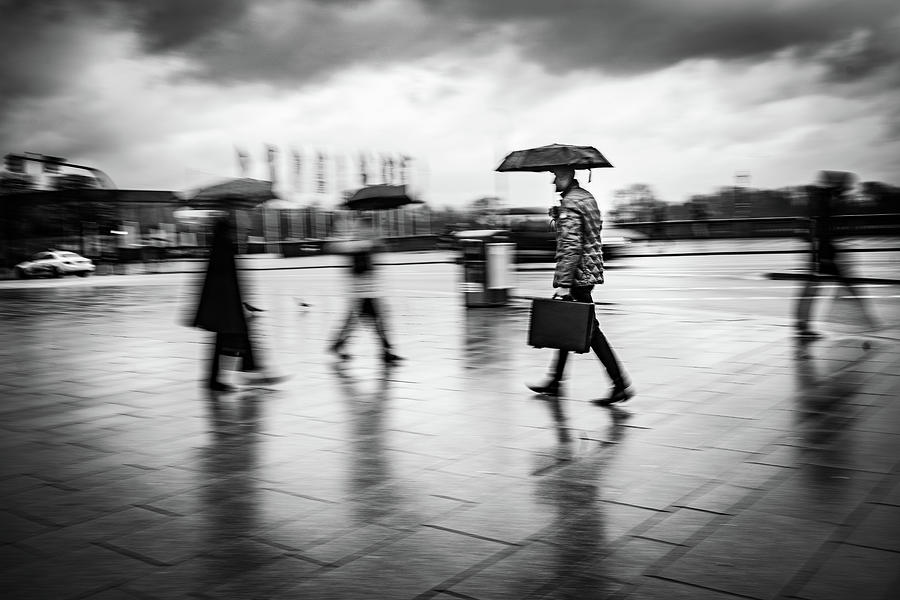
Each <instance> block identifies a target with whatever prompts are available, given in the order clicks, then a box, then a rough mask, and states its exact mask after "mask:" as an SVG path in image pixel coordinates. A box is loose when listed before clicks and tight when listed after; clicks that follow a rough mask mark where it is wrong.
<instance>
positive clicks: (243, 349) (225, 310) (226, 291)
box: [192, 218, 278, 391]
mask: <svg viewBox="0 0 900 600" xmlns="http://www.w3.org/2000/svg"><path fill="white" fill-rule="evenodd" d="M244 310H245V309H244V302H243V300H242V298H241V285H240V282H239V280H238V273H237V264H236V263H235V250H234V241H233V238H232V234H231V224H230V222H229V221H228V219H227V218H220V219H218V220H217V221H216V222H215V224H214V226H213V239H212V244H211V247H210V253H209V263H208V264H207V267H206V277H205V279H204V281H203V289H202V290H201V292H200V302H199V303H198V305H197V313H196V315H195V317H194V321H193V323H192V324H193V326H194V327H199V328H201V329H206V330H207V331H212V332H214V333H215V334H216V339H215V344H214V346H213V354H212V358H211V360H210V367H209V375H208V377H207V380H206V386H207V387H208V388H209V389H210V390H213V391H230V390H232V389H233V387H232V386H230V385H228V384H227V383H225V382H223V381H221V379H220V371H221V356H222V355H223V354H225V355H228V356H237V357H240V360H241V370H242V371H244V372H247V373H248V379H250V380H251V381H253V382H255V383H271V382H274V381H277V380H278V378H274V377H266V376H265V375H264V374H262V372H261V371H260V369H259V365H258V364H257V361H256V358H255V355H254V352H253V344H252V342H251V339H250V330H249V328H248V327H247V318H246V316H245V314H244ZM254 376H255V377H254Z"/></svg>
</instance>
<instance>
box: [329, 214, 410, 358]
mask: <svg viewBox="0 0 900 600" xmlns="http://www.w3.org/2000/svg"><path fill="white" fill-rule="evenodd" d="M370 219H371V217H362V218H360V219H358V220H357V222H356V235H355V236H354V237H355V238H356V239H352V240H347V241H343V242H335V243H334V244H332V249H333V250H334V251H335V252H338V253H340V254H344V255H345V256H347V258H348V267H349V286H350V299H349V302H350V307H349V309H348V311H347V316H346V318H345V319H344V323H343V325H342V326H341V328H340V329H339V330H338V333H337V335H336V337H335V340H334V342H333V343H332V344H331V346H330V348H329V349H330V350H331V352H332V353H334V354H335V355H336V356H337V357H338V358H341V359H343V360H347V359H349V358H350V355H349V354H348V353H347V352H345V350H344V346H345V345H346V344H347V341H348V340H349V338H350V335H351V334H352V333H353V329H354V328H355V327H356V323H357V322H358V321H359V320H360V319H362V318H366V319H369V320H370V321H371V322H372V324H373V325H374V326H375V331H376V333H377V334H378V338H379V340H380V341H381V357H382V360H383V361H384V363H385V364H388V365H390V364H394V363H397V362H398V361H400V360H402V357H400V356H398V355H397V354H395V353H394V351H393V346H392V345H391V342H390V340H389V339H388V333H387V327H386V325H385V319H384V311H383V307H382V306H381V304H382V303H381V293H380V289H379V281H378V268H377V265H376V263H375V254H376V253H377V251H378V250H379V249H380V244H379V242H378V240H377V238H376V236H375V232H374V228H373V227H372V224H371V221H370Z"/></svg>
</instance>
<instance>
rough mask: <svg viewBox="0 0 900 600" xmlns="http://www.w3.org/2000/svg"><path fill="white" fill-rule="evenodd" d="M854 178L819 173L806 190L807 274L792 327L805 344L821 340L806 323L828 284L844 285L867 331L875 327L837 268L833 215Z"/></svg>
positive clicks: (851, 175) (860, 301) (853, 176)
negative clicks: (818, 297)
mask: <svg viewBox="0 0 900 600" xmlns="http://www.w3.org/2000/svg"><path fill="white" fill-rule="evenodd" d="M855 178H856V176H855V175H854V174H853V173H848V172H846V171H822V172H820V173H819V182H818V185H810V186H807V188H806V192H807V201H808V205H809V242H810V265H809V267H810V273H809V278H808V279H807V280H806V283H805V284H804V286H803V289H802V290H801V292H800V297H799V298H798V299H797V308H796V323H795V327H796V330H797V335H798V336H799V337H800V338H801V339H804V340H812V339H816V338H819V337H821V334H820V333H819V332H817V331H815V330H813V329H811V328H810V325H809V322H810V317H811V313H812V308H813V302H814V301H815V299H816V297H817V296H818V294H819V290H820V287H821V286H822V284H823V283H826V282H827V281H829V280H834V281H837V282H838V283H840V284H841V285H843V286H844V287H845V288H846V289H847V291H849V292H850V294H851V296H853V297H854V298H855V299H856V300H857V302H858V305H859V309H860V311H861V312H862V314H863V318H864V319H865V321H866V323H867V326H868V327H870V328H873V327H875V326H876V322H875V319H874V318H872V316H871V315H870V314H869V312H868V310H866V306H865V304H864V303H863V300H862V298H861V297H860V296H859V294H857V292H856V289H855V288H854V287H853V283H852V282H851V281H850V279H848V277H847V275H846V273H845V272H844V268H843V267H842V266H841V265H840V261H839V260H838V254H839V251H838V246H837V244H836V243H835V227H834V219H833V217H834V213H835V210H836V209H837V208H838V205H839V204H840V201H841V199H842V198H843V196H844V194H846V193H847V192H848V191H850V189H851V188H852V187H853V181H854V179H855Z"/></svg>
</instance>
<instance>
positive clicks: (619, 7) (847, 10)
mask: <svg viewBox="0 0 900 600" xmlns="http://www.w3.org/2000/svg"><path fill="white" fill-rule="evenodd" d="M898 13H900V5H898V4H897V2H896V0H868V1H867V2H841V1H829V0H819V1H814V0H755V1H753V2H743V1H739V0H629V1H627V2H624V1H621V0H552V1H551V0H490V1H485V0H393V1H378V0H153V1H145V0H78V1H76V0H43V1H41V2H36V1H34V0H0V16H2V18H0V40H2V41H0V44H2V48H0V49H2V52H0V69H2V75H3V77H2V78H0V109H2V103H4V102H5V103H7V104H8V103H10V102H12V101H13V100H15V99H16V98H20V97H23V96H41V95H43V94H47V93H50V92H52V91H53V90H54V88H55V87H57V86H60V85H64V84H65V81H66V78H67V77H72V76H73V74H74V73H77V70H73V66H77V61H78V60H79V45H80V44H82V43H83V41H84V39H83V38H84V36H85V35H90V33H94V34H97V32H99V31H102V30H103V28H106V31H112V30H118V31H133V32H134V33H135V34H136V35H137V38H138V40H139V41H140V44H141V48H142V50H143V51H144V52H146V53H149V54H159V55H167V54H168V55H175V56H180V57H184V58H187V59H188V60H189V61H190V64H191V65H192V66H193V71H192V75H194V76H196V77H200V78H204V79H208V80H214V81H224V82H229V81H230V82H239V81H269V82H274V83H279V82H280V83H286V84H290V85H296V83H298V82H299V83H309V82H313V81H316V80H319V79H321V78H322V77H327V76H328V75H330V74H332V73H335V72H337V71H339V70H340V69H342V68H345V67H347V66H351V65H356V64H361V65H368V66H373V65H375V66H377V65H379V64H390V63H392V62H396V61H402V60H408V59H416V58H420V57H423V56H429V55H433V54H435V53H438V52H460V53H466V52H468V53H470V56H475V55H477V54H479V53H482V52H485V51H489V50H490V49H491V48H492V47H495V46H496V47H499V46H502V45H508V44H512V45H513V46H515V47H517V48H518V49H519V51H520V52H521V53H522V55H523V56H525V57H526V58H528V59H530V60H531V61H533V62H535V63H538V64H543V65H545V66H547V67H549V68H554V69H560V70H569V69H576V68H578V69H583V68H593V69H597V70H599V71H604V72H612V73H626V74H627V73H638V74H639V73H643V72H651V71H653V70H656V69H660V68H664V67H666V66H669V65H672V64H676V63H678V62H680V61H682V60H685V59H694V58H711V59H732V60H739V59H760V58H764V57H767V56H771V55H772V54H773V53H776V52H779V51H783V50H787V49H791V50H792V51H793V52H794V53H795V54H796V55H797V56H799V57H801V58H806V59H808V60H810V61H812V60H815V61H818V62H820V63H821V64H823V65H825V66H826V67H828V68H829V69H830V71H829V73H830V76H831V78H832V79H833V80H836V81H850V80H854V79H858V78H863V77H867V76H869V75H871V74H872V73H874V72H877V71H879V70H880V69H882V68H883V67H884V66H885V65H893V64H896V61H897V59H898V57H900V48H898V42H897V41H896V40H897V39H900V34H898V33H900V32H898V31H897V26H898V20H897V16H898ZM85 32H88V33H85ZM855 34H857V35H855ZM854 35H855V37H852V36H854ZM848 40H850V41H848Z"/></svg>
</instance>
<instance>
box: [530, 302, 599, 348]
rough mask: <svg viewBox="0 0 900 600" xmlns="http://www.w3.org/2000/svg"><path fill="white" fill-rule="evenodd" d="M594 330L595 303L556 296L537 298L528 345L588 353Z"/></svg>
mask: <svg viewBox="0 0 900 600" xmlns="http://www.w3.org/2000/svg"><path fill="white" fill-rule="evenodd" d="M593 333H594V304H593V303H591V302H574V301H572V300H557V299H555V298H533V299H532V300H531V319H530V321H529V323H528V345H529V346H534V347H535V348H557V349H559V350H568V351H570V352H578V353H582V354H583V353H585V352H587V351H588V350H590V349H591V336H592V335H593Z"/></svg>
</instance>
